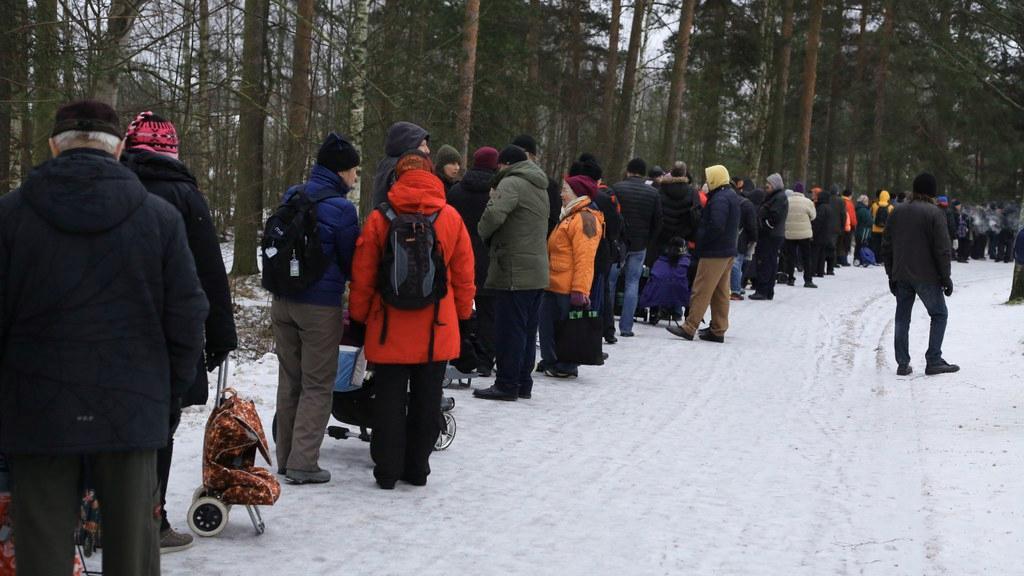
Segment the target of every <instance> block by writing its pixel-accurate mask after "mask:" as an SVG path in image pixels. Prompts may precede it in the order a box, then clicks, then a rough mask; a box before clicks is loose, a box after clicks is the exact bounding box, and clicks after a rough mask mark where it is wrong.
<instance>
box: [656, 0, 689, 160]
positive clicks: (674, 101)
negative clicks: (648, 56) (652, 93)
mask: <svg viewBox="0 0 1024 576" xmlns="http://www.w3.org/2000/svg"><path fill="white" fill-rule="evenodd" d="M696 9H697V0H686V1H685V3H684V4H683V7H682V9H681V10H680V13H679V30H678V31H677V32H676V51H675V61H674V62H673V63H672V80H671V83H670V85H669V96H668V117H667V118H666V119H665V133H664V135H663V136H662V139H661V161H662V162H666V163H667V164H669V165H671V164H672V162H674V161H675V159H676V152H677V151H676V138H677V137H678V136H679V119H680V117H681V116H682V113H683V96H684V95H685V94H686V65H687V62H688V61H689V59H690V32H691V31H692V30H693V14H694V12H696Z"/></svg>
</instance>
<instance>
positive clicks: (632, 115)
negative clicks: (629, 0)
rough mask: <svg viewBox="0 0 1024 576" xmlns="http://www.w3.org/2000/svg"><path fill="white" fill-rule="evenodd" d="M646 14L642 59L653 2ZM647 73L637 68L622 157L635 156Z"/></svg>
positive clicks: (648, 33)
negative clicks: (627, 140) (626, 142)
mask: <svg viewBox="0 0 1024 576" xmlns="http://www.w3.org/2000/svg"><path fill="white" fill-rule="evenodd" d="M646 11H647V14H646V15H645V16H644V28H643V37H642V40H641V41H640V59H641V60H643V58H644V55H646V54H647V41H648V40H650V38H651V35H650V31H651V28H652V27H653V26H654V22H653V20H654V2H653V1H652V2H648V3H647V7H646ZM646 93H647V75H646V74H644V73H643V71H642V70H639V69H638V70H637V75H636V87H635V88H634V89H633V103H632V105H631V106H630V108H629V116H627V118H628V119H629V124H628V126H629V129H628V132H629V147H628V151H627V152H626V154H625V156H624V157H623V158H633V157H635V156H636V141H637V136H638V130H639V127H640V120H641V119H642V118H643V116H644V110H645V109H646V107H647V106H646V105H647V98H646Z"/></svg>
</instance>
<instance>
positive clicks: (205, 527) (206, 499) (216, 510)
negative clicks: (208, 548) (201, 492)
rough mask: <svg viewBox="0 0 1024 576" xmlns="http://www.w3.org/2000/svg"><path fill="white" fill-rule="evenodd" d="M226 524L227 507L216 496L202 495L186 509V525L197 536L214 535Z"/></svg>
mask: <svg viewBox="0 0 1024 576" xmlns="http://www.w3.org/2000/svg"><path fill="white" fill-rule="evenodd" d="M227 525H228V507H227V505H226V504H224V503H223V502H221V501H220V500H217V499H216V498H211V497H210V496H203V497H202V498H199V499H198V500H196V501H195V502H194V503H193V504H192V507H191V508H189V509H188V527H189V528H191V529H192V531H193V532H195V533H196V534H197V535H199V536H202V537H204V538H208V537H210V536H216V535H217V534H220V532H221V530H223V529H224V527H225V526H227Z"/></svg>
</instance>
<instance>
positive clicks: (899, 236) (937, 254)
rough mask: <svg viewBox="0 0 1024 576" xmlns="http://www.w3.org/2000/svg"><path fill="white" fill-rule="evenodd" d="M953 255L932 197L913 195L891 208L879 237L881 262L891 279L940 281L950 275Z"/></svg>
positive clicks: (920, 282) (925, 282)
mask: <svg viewBox="0 0 1024 576" xmlns="http://www.w3.org/2000/svg"><path fill="white" fill-rule="evenodd" d="M952 254H953V243H952V242H951V241H950V240H949V231H948V230H947V229H946V218H945V217H944V216H943V215H942V210H941V209H939V207H938V206H936V205H935V201H934V200H933V199H931V198H923V197H916V196H915V197H913V199H912V200H911V201H910V202H907V203H904V204H900V205H899V206H898V207H897V208H896V209H895V210H893V213H892V215H890V216H889V222H888V224H887V225H886V227H885V235H884V236H883V237H882V261H883V262H885V272H886V274H888V275H889V278H890V279H892V280H896V281H898V282H907V283H909V284H942V283H943V282H944V281H946V280H948V279H949V278H950V271H951V270H950V266H951V265H950V261H951V260H952Z"/></svg>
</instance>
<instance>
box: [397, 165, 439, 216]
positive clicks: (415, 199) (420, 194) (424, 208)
mask: <svg viewBox="0 0 1024 576" xmlns="http://www.w3.org/2000/svg"><path fill="white" fill-rule="evenodd" d="M388 203H390V204H391V207H392V208H394V209H395V210H396V211H398V212H402V213H405V214H414V213H416V212H420V213H423V214H433V213H435V212H437V211H439V210H441V208H444V205H445V198H444V183H442V182H441V179H440V178H438V177H437V176H436V175H435V174H433V173H431V172H427V171H426V170H410V171H408V172H406V173H404V174H402V177H401V178H399V179H398V181H397V182H395V185H394V186H392V187H391V190H390V191H389V192H388Z"/></svg>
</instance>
